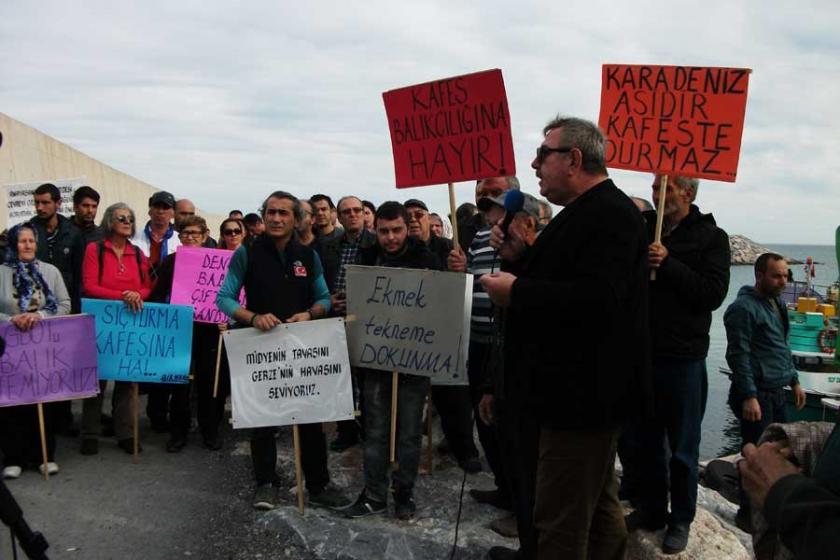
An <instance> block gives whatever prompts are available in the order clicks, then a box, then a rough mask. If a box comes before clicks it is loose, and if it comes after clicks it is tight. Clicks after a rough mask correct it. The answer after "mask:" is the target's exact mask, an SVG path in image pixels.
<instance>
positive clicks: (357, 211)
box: [341, 208, 364, 216]
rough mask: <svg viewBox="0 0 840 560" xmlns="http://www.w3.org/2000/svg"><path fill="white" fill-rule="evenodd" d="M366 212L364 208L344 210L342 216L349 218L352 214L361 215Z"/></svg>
mask: <svg viewBox="0 0 840 560" xmlns="http://www.w3.org/2000/svg"><path fill="white" fill-rule="evenodd" d="M362 212H364V209H362V208H342V209H341V215H342V216H349V215H350V214H361V213H362Z"/></svg>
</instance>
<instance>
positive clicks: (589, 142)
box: [543, 115, 607, 174]
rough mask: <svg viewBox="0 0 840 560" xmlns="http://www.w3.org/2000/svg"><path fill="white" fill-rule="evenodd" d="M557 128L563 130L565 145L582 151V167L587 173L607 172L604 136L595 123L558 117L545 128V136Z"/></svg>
mask: <svg viewBox="0 0 840 560" xmlns="http://www.w3.org/2000/svg"><path fill="white" fill-rule="evenodd" d="M555 128H562V129H563V143H564V144H565V145H567V146H569V147H571V148H577V149H578V150H580V153H581V156H582V161H581V166H582V167H583V170H584V171H586V172H587V173H592V174H601V173H606V172H607V165H606V156H605V155H604V149H605V148H604V145H605V143H606V141H605V139H604V134H603V133H602V132H601V129H599V128H598V127H597V126H596V125H595V123H592V122H590V121H587V120H584V119H578V118H575V117H561V116H560V115H557V117H555V118H554V119H552V120H551V122H549V123H548V124H547V125H545V128H543V134H548V133H549V132H551V131H552V130H554V129H555Z"/></svg>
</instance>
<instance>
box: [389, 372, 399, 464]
mask: <svg viewBox="0 0 840 560" xmlns="http://www.w3.org/2000/svg"><path fill="white" fill-rule="evenodd" d="M398 385H399V373H397V371H396V370H394V373H392V374H391V463H394V462H395V461H396V457H397V386H398Z"/></svg>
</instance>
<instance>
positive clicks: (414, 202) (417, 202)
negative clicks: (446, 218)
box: [403, 198, 429, 212]
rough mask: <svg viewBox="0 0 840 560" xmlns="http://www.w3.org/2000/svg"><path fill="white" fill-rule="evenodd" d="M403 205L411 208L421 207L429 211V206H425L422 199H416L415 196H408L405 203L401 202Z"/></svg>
mask: <svg viewBox="0 0 840 560" xmlns="http://www.w3.org/2000/svg"><path fill="white" fill-rule="evenodd" d="M403 206H405V207H406V208H411V207H412V206H413V207H415V208H422V209H423V210H425V211H426V212H428V211H429V207H428V206H426V203H425V202H423V201H422V200H417V199H416V198H409V199H408V200H406V201H405V204H403Z"/></svg>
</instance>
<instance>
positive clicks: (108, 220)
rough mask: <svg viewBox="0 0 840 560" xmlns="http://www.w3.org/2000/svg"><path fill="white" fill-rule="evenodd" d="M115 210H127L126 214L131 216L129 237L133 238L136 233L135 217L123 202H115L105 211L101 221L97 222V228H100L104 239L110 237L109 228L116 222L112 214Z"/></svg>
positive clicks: (132, 211)
mask: <svg viewBox="0 0 840 560" xmlns="http://www.w3.org/2000/svg"><path fill="white" fill-rule="evenodd" d="M117 210H128V213H129V214H130V215H131V237H134V235H135V234H136V233H137V217H136V216H135V215H134V210H132V209H131V207H130V206H129V205H128V204H126V203H125V202H116V203H114V204H112V205H111V206H109V207H108V208H106V209H105V213H104V214H103V215H102V221H101V222H99V227H100V228H102V232H103V233H104V234H105V236H106V237H107V236H109V235H111V227H112V226H113V225H114V222H115V221H116V218H115V217H114V213H115V212H116V211H117Z"/></svg>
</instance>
